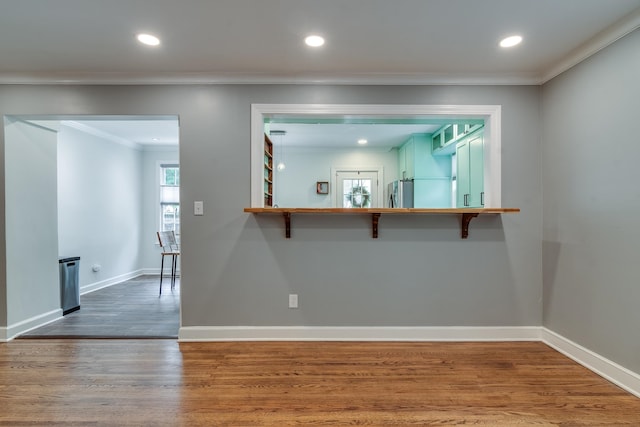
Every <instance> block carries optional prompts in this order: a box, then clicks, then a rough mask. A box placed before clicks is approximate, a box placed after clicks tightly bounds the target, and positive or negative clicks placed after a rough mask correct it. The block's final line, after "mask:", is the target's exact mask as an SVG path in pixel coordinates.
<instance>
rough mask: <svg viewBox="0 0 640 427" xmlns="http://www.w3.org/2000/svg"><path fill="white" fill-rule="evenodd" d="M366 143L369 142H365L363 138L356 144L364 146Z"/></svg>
mask: <svg viewBox="0 0 640 427" xmlns="http://www.w3.org/2000/svg"><path fill="white" fill-rule="evenodd" d="M367 142H369V141H367V140H366V139H364V138H362V139H359V140H358V144H360V145H364V144H366V143H367Z"/></svg>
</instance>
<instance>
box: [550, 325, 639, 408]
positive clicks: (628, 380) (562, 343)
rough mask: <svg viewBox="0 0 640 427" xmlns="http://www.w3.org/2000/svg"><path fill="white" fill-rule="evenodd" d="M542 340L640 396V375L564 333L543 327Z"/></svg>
mask: <svg viewBox="0 0 640 427" xmlns="http://www.w3.org/2000/svg"><path fill="white" fill-rule="evenodd" d="M541 338H542V342H544V343H545V344H547V345H548V346H549V347H552V348H554V349H555V350H557V351H559V352H560V353H562V354H564V355H565V356H567V357H569V358H570V359H573V360H575V361H576V362H578V363H579V364H581V365H582V366H584V367H585V368H587V369H589V370H591V371H593V372H595V373H596V374H598V375H600V376H601V377H603V378H605V379H607V380H609V381H611V382H612V383H614V384H615V385H617V386H618V387H620V388H623V389H624V390H626V391H628V392H629V393H631V394H633V395H635V396H637V397H640V375H638V374H637V373H635V372H633V371H630V370H629V369H627V368H625V367H623V366H620V365H618V364H617V363H615V362H613V361H611V360H609V359H607V358H606V357H603V356H601V355H599V354H597V353H595V352H593V351H591V350H589V349H587V348H585V347H583V346H581V345H580V344H577V343H575V342H573V341H571V340H569V339H567V338H565V337H563V336H562V335H559V334H557V333H555V332H553V331H550V330H549V329H547V328H542V331H541Z"/></svg>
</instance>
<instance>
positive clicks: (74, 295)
mask: <svg viewBox="0 0 640 427" xmlns="http://www.w3.org/2000/svg"><path fill="white" fill-rule="evenodd" d="M58 261H59V262H60V302H61V304H62V315H63V316H64V315H67V314H69V313H71V312H73V311H76V310H80V285H79V284H78V273H79V271H80V257H79V256H74V257H62V258H60V259H59V260H58Z"/></svg>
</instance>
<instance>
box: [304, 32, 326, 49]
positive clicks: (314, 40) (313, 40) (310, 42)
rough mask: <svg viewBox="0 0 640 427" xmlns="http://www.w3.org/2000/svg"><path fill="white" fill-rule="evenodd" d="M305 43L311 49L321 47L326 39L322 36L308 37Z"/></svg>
mask: <svg viewBox="0 0 640 427" xmlns="http://www.w3.org/2000/svg"><path fill="white" fill-rule="evenodd" d="M304 42H305V43H306V44H307V46H311V47H320V46H322V45H323V44H324V39H323V38H322V37H320V36H315V35H314V36H308V37H307V38H305V39H304Z"/></svg>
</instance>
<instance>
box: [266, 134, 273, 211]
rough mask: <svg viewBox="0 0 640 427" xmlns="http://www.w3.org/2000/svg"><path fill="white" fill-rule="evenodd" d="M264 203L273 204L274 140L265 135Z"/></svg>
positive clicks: (267, 205) (268, 205)
mask: <svg viewBox="0 0 640 427" xmlns="http://www.w3.org/2000/svg"><path fill="white" fill-rule="evenodd" d="M264 205H265V207H270V206H273V142H271V140H270V139H269V137H268V136H267V134H265V135H264Z"/></svg>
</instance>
